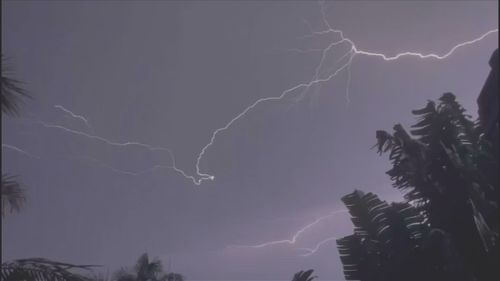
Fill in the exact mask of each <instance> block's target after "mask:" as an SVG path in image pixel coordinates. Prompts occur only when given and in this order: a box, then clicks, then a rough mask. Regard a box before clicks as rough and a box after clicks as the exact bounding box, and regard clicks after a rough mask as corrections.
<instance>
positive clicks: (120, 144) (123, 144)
mask: <svg viewBox="0 0 500 281" xmlns="http://www.w3.org/2000/svg"><path fill="white" fill-rule="evenodd" d="M37 123H38V124H40V125H42V126H43V127H45V128H52V129H58V130H62V131H64V132H66V133H70V134H74V135H78V136H82V137H85V138H88V139H93V140H98V141H101V142H104V143H106V144H108V145H110V146H117V147H128V146H137V147H142V148H145V149H147V150H149V151H152V152H155V151H164V152H167V153H168V155H169V157H170V161H171V164H170V165H157V166H154V167H153V168H150V169H147V170H144V171H142V172H138V173H134V172H127V171H122V170H119V169H115V168H113V167H111V166H109V167H108V168H111V169H112V170H114V171H115V172H118V173H122V174H130V175H139V174H143V173H145V172H147V171H152V170H156V169H159V168H169V169H172V170H174V171H175V172H177V173H179V174H181V175H182V176H183V177H185V178H186V179H190V180H192V181H193V182H194V181H195V178H194V177H192V176H189V175H187V174H186V173H185V172H184V171H183V170H181V169H179V168H177V166H176V164H175V157H174V154H173V153H172V151H171V150H170V149H168V148H164V147H158V146H152V145H149V144H145V143H141V142H116V141H111V140H109V139H106V138H103V137H101V136H97V135H92V134H88V133H85V132H81V131H77V130H73V129H70V128H67V127H64V126H61V125H55V124H49V123H46V122H43V121H40V120H38V121H37ZM101 164H102V163H101ZM103 165H104V166H105V164H103Z"/></svg>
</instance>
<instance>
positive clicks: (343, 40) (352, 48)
mask: <svg viewBox="0 0 500 281" xmlns="http://www.w3.org/2000/svg"><path fill="white" fill-rule="evenodd" d="M320 8H321V14H322V20H323V23H324V25H325V26H326V29H324V30H321V31H312V32H311V34H309V35H306V36H304V37H303V38H309V37H314V36H319V35H325V34H335V35H337V36H338V39H337V40H336V41H333V42H331V43H330V44H329V45H328V46H327V47H326V48H324V49H308V50H300V49H289V50H291V51H295V52H301V53H307V52H322V56H321V60H320V61H319V63H318V65H317V67H316V70H315V74H314V76H313V78H312V80H310V81H309V82H307V83H301V84H298V85H296V86H294V87H292V88H289V89H287V90H285V91H283V92H282V93H281V94H280V95H278V96H274V97H266V98H261V99H258V100H257V101H255V102H254V103H253V104H251V105H250V106H248V107H246V108H245V109H244V110H243V111H241V113H239V114H237V115H236V116H235V117H233V118H232V119H231V120H229V122H227V123H226V124H225V125H224V126H223V127H220V128H218V129H216V130H214V131H213V132H212V134H211V137H210V139H209V142H208V143H207V144H206V145H205V146H204V147H203V148H202V149H201V151H200V153H199V154H198V157H197V158H196V165H195V167H196V177H194V176H193V177H191V178H192V179H193V183H194V184H196V185H200V184H201V183H202V182H203V181H205V180H214V179H215V176H213V175H210V174H207V173H202V172H201V169H200V162H201V160H202V159H203V157H204V156H205V153H206V152H207V150H208V149H209V148H210V147H211V146H213V145H214V143H215V141H216V138H217V136H218V135H219V134H221V133H223V132H224V131H226V130H228V129H229V128H230V127H231V126H232V125H233V124H234V123H235V122H237V121H238V120H239V119H241V118H243V117H244V116H245V115H246V114H248V113H249V112H250V111H252V110H253V109H254V108H256V107H257V106H258V105H260V104H262V103H266V102H276V101H281V100H283V99H285V98H286V97H287V96H289V95H291V94H293V93H295V92H296V91H297V90H303V92H302V95H304V94H305V93H306V92H307V91H308V90H309V89H310V88H311V87H312V86H314V85H318V84H321V83H324V82H328V81H331V80H332V79H333V78H334V77H336V76H337V75H338V74H339V73H340V72H341V71H342V70H344V69H347V73H348V78H347V86H346V95H345V99H346V101H347V103H349V102H350V99H349V88H350V86H349V85H350V82H351V66H352V63H353V59H354V57H355V56H358V55H360V56H368V57H375V58H379V59H382V60H383V61H386V62H390V61H396V60H399V59H401V58H403V57H413V58H417V59H435V60H444V59H446V58H448V57H449V56H451V55H452V54H454V53H455V52H456V50H458V49H459V48H463V47H466V46H468V45H472V44H475V43H477V42H479V41H481V40H483V39H485V38H486V37H488V36H490V35H492V34H494V33H498V29H492V30H489V31H487V32H485V33H483V34H482V35H480V36H479V37H477V38H474V39H472V40H469V41H465V42H461V43H459V44H456V45H455V46H453V47H452V48H451V49H450V50H449V51H448V52H446V53H444V54H436V53H428V54H425V53H421V52H416V51H405V52H401V53H398V54H396V55H393V56H390V55H387V54H384V53H379V52H372V51H366V50H363V49H360V48H359V47H358V46H357V45H356V44H355V43H354V41H352V40H351V39H349V38H348V37H345V36H344V32H343V31H342V30H337V29H334V28H332V27H331V26H330V23H329V22H328V20H327V18H326V5H324V3H323V2H320ZM306 23H307V22H306ZM308 25H309V24H308ZM309 26H310V25H309ZM311 30H312V29H311ZM341 44H342V45H343V44H347V45H348V46H349V51H347V52H346V53H345V54H344V55H343V56H342V57H341V59H343V58H346V57H347V58H348V60H347V62H346V63H344V64H342V65H341V66H340V67H338V68H336V69H335V71H333V73H330V74H329V75H327V76H326V77H322V75H321V74H322V71H321V69H322V68H323V65H324V63H325V61H326V57H327V54H328V53H329V52H330V51H332V50H334V47H336V46H339V45H341ZM286 241H290V240H284V241H282V243H285V242H286ZM287 243H288V242H287Z"/></svg>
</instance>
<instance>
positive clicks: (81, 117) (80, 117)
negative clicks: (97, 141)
mask: <svg viewBox="0 0 500 281" xmlns="http://www.w3.org/2000/svg"><path fill="white" fill-rule="evenodd" d="M54 107H55V108H57V109H60V110H62V111H63V112H64V113H66V114H68V115H69V116H71V117H73V118H75V119H78V120H80V121H82V122H83V123H85V126H87V128H89V129H90V130H91V131H92V132H93V131H94V128H92V126H90V122H89V120H88V119H87V118H85V117H84V116H82V115H78V114H75V113H73V112H72V111H71V110H69V109H67V108H65V107H64V106H62V105H60V104H56V105H54Z"/></svg>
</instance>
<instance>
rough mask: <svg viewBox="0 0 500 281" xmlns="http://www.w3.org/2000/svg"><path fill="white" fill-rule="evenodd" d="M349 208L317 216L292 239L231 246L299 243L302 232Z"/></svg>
mask: <svg viewBox="0 0 500 281" xmlns="http://www.w3.org/2000/svg"><path fill="white" fill-rule="evenodd" d="M346 212H347V210H338V211H334V212H332V213H330V214H328V215H325V216H322V217H319V218H317V219H316V220H314V221H313V222H311V223H309V224H307V225H306V226H304V227H302V228H301V229H299V230H297V231H296V232H295V233H294V234H293V236H292V238H291V239H283V240H274V241H269V242H265V243H262V244H257V245H232V246H229V247H231V248H253V249H259V248H264V247H268V246H274V245H280V244H289V245H294V244H295V243H297V240H298V239H299V238H300V236H302V234H304V232H306V231H307V230H309V229H311V228H312V227H314V226H316V225H318V224H319V223H320V222H322V221H323V220H325V219H328V218H331V217H333V216H335V215H337V214H340V213H346Z"/></svg>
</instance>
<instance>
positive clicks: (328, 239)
mask: <svg viewBox="0 0 500 281" xmlns="http://www.w3.org/2000/svg"><path fill="white" fill-rule="evenodd" d="M336 239H337V237H335V236H332V237H328V238H326V239H324V240H322V241H320V242H319V243H318V244H316V246H314V248H299V250H304V251H307V253H306V254H302V255H301V256H302V257H309V256H311V255H314V254H315V253H316V252H317V251H318V250H319V249H320V248H321V247H322V246H323V245H325V244H326V243H328V242H331V241H335V240H336Z"/></svg>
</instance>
